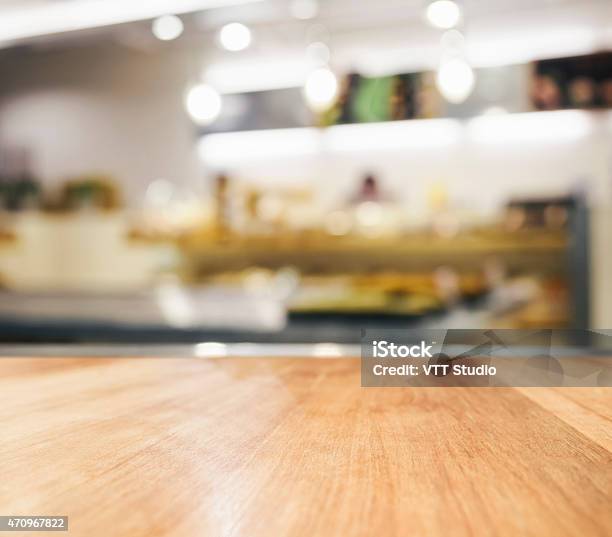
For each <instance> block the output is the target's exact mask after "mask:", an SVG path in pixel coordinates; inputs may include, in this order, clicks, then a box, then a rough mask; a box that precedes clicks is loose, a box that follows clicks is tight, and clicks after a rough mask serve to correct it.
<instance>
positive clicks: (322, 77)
mask: <svg viewBox="0 0 612 537" xmlns="http://www.w3.org/2000/svg"><path fill="white" fill-rule="evenodd" d="M337 92H338V81H337V80H336V76H335V75H334V73H332V72H331V71H330V70H329V69H327V68H326V67H321V68H319V69H315V70H314V71H313V72H312V73H310V75H309V77H308V79H307V80H306V85H305V86H304V96H305V98H306V102H307V103H308V105H309V106H310V107H311V108H312V109H313V110H315V111H322V110H325V109H326V108H328V107H329V106H330V105H331V104H332V103H333V102H334V99H335V98H336V93H337Z"/></svg>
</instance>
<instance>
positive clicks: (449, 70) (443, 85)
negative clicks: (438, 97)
mask: <svg viewBox="0 0 612 537" xmlns="http://www.w3.org/2000/svg"><path fill="white" fill-rule="evenodd" d="M475 82H476V77H475V76H474V71H473V70H472V68H471V67H470V65H469V64H468V63H467V62H466V61H465V60H463V59H461V58H453V59H450V60H447V61H445V62H443V63H442V65H441V66H440V68H439V69H438V74H437V76H436V85H437V87H438V90H439V91H440V93H441V94H442V96H443V97H444V98H445V99H446V100H447V101H448V102H450V103H455V104H458V103H462V102H463V101H465V100H466V99H467V98H468V97H469V95H470V93H472V90H473V89H474V84H475Z"/></svg>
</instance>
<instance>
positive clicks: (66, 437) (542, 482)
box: [0, 358, 612, 537]
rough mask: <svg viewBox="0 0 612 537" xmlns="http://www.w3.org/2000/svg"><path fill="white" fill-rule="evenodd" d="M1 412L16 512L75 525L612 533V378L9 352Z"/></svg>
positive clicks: (7, 486) (265, 536)
mask: <svg viewBox="0 0 612 537" xmlns="http://www.w3.org/2000/svg"><path fill="white" fill-rule="evenodd" d="M0 423H1V424H2V442H1V443H0V454H1V455H0V476H1V478H0V515H26V514H33V515H68V516H69V525H70V532H69V533H68V535H78V536H86V537H98V536H100V537H102V536H104V537H107V536H113V537H115V536H120V537H123V536H129V537H139V536H147V537H159V536H179V537H191V536H215V537H217V536H224V537H225V536H246V537H275V536H292V537H293V536H299V537H301V536H304V537H313V536H317V537H318V536H342V537H353V536H376V537H378V536H398V537H400V536H407V535H415V536H438V535H440V536H447V535H452V536H454V535H458V536H459V535H460V536H463V535H466V536H467V535H508V536H513V537H514V536H517V535H533V536H538V537H541V536H549V535H550V536H554V537H560V536H564V535H567V536H578V535H580V536H596V535H599V536H602V537H604V536H610V535H612V454H611V452H612V389H608V388H573V389H569V388H567V389H551V388H530V389H513V388H361V387H360V377H359V361H358V360H357V359H349V358H339V359H296V358H292V359H289V358H286V359H285V358H268V359H265V358H223V359H195V358H181V359H127V358H126V359H76V358H66V359H23V358H22V359H2V360H0ZM10 535H18V534H17V533H11V534H10ZM24 535H25V534H24ZM27 535H44V533H43V534H40V533H28V534H27ZM53 535H58V534H57V533H53ZM59 535H62V534H59Z"/></svg>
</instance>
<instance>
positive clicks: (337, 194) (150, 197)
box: [0, 0, 612, 343]
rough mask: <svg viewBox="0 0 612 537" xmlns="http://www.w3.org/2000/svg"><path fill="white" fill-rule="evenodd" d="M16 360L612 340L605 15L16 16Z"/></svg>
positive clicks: (5, 217)
mask: <svg viewBox="0 0 612 537" xmlns="http://www.w3.org/2000/svg"><path fill="white" fill-rule="evenodd" d="M0 47H1V49H0V207H1V209H0V341H1V342H5V343H6V342H100V341H112V342H116V341H135V342H137V341H146V342H182V341H185V342H194V341H218V342H298V343H301V342H304V343H321V342H329V343H347V342H348V343H354V342H356V341H358V339H359V329H360V328H362V327H366V326H368V327H374V326H375V327H413V326H427V327H442V328H450V327H460V328H472V327H489V326H490V327H508V328H514V327H517V328H521V327H525V328H540V327H545V328H560V327H575V328H587V327H592V328H610V327H612V278H610V275H611V274H612V252H611V250H612V216H611V215H612V211H611V205H612V113H611V111H610V108H612V2H610V1H609V0H463V1H460V0H457V2H451V1H450V0H439V1H436V2H427V1H426V0H376V1H374V0H363V1H361V2H354V1H350V0H318V1H317V0H261V1H245V0H209V1H206V0H174V1H161V0H158V1H155V2H139V1H137V0H130V1H128V0H122V1H119V0H19V1H15V0H2V1H0Z"/></svg>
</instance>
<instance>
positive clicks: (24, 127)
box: [0, 47, 202, 203]
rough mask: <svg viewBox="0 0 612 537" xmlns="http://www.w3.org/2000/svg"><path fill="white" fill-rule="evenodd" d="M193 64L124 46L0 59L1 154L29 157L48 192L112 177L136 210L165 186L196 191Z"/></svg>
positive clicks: (198, 171) (198, 177)
mask: <svg viewBox="0 0 612 537" xmlns="http://www.w3.org/2000/svg"><path fill="white" fill-rule="evenodd" d="M189 59H190V58H189V56H187V57H185V56H184V55H183V56H177V57H174V56H166V55H164V54H163V53H162V54H160V53H157V54H155V55H152V54H147V53H144V52H137V51H133V50H130V49H126V48H121V49H119V48H116V47H101V48H95V47H94V48H89V49H88V48H83V49H73V50H68V51H57V52H52V51H48V52H41V53H38V54H34V55H33V54H28V55H22V56H19V55H18V54H17V53H15V54H13V55H9V56H8V58H6V56H3V57H0V80H1V81H2V82H1V83H0V147H1V146H17V147H25V148H27V149H29V150H30V152H31V157H32V161H33V168H34V173H35V174H36V176H37V177H38V178H40V179H41V180H42V181H43V182H44V183H46V184H53V183H56V182H58V181H61V180H63V179H65V178H67V177H70V176H74V175H78V174H81V173H91V172H99V173H108V174H111V175H112V176H114V177H115V178H116V180H117V181H119V182H121V184H122V186H123V187H124V190H125V191H126V196H127V198H128V201H129V202H130V203H138V201H139V200H140V199H141V197H142V193H143V192H144V189H145V188H146V186H147V184H148V183H150V182H151V181H153V180H155V179H157V178H165V179H167V180H170V181H173V182H176V183H177V184H179V185H189V186H196V187H197V186H199V185H201V183H202V169H201V164H200V163H199V162H198V160H197V157H196V155H195V152H194V143H193V140H194V130H193V125H192V123H191V121H190V120H189V118H188V117H187V115H186V113H185V112H184V108H183V94H184V91H185V87H186V86H187V85H188V84H189V73H190V72H191V71H192V70H191V69H189V68H188V67H187V65H186V64H187V63H188V62H189Z"/></svg>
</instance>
